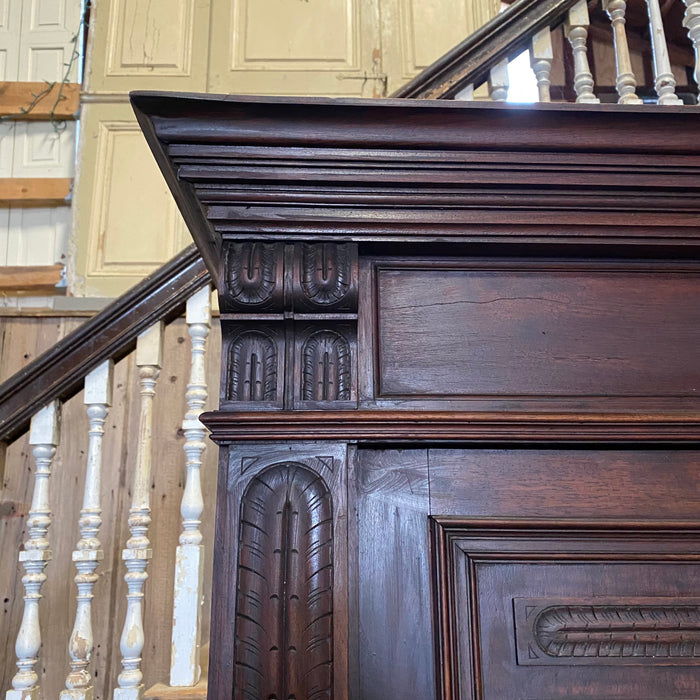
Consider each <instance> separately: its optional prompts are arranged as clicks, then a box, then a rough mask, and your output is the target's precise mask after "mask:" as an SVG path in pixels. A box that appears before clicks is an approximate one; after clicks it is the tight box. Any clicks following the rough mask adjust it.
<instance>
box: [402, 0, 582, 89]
mask: <svg viewBox="0 0 700 700" xmlns="http://www.w3.org/2000/svg"><path fill="white" fill-rule="evenodd" d="M576 2H577V0H517V2H514V3H513V4H512V5H511V6H510V7H509V8H508V9H507V10H505V11H504V12H502V13H501V14H499V15H497V16H496V17H494V18H493V19H492V20H490V21H489V22H487V23H486V24H485V25H484V26H483V27H481V28H480V29H477V31H475V32H474V33H473V34H471V35H470V36H468V37H467V38H466V39H465V40H464V41H463V42H462V43H460V44H457V46H455V47H454V48H452V49H450V50H449V51H448V52H447V53H446V54H445V55H444V56H442V57H441V58H439V59H438V60H437V61H435V62H434V63H433V64H432V65H430V66H428V68H426V69H425V70H424V71H422V72H421V73H419V74H418V75H417V76H416V77H415V78H414V79H413V80H411V82H409V83H406V85H404V86H403V87H401V88H399V89H398V90H397V91H396V92H394V93H393V94H392V95H391V97H411V98H418V99H433V100H446V99H451V98H453V97H454V96H455V95H456V94H457V93H459V91H460V90H462V89H463V88H465V87H466V86H467V85H471V84H479V83H481V82H483V81H484V80H486V78H487V77H488V72H489V70H490V69H491V68H492V67H493V66H495V65H496V64H497V63H498V62H499V61H501V60H503V59H504V58H511V57H512V56H513V55H514V54H517V53H519V52H520V51H522V50H523V49H525V48H527V44H528V41H530V39H531V38H532V36H533V35H534V34H536V33H537V32H538V31H539V30H540V29H544V28H545V27H553V26H555V25H556V24H558V23H559V22H561V21H562V20H563V19H564V15H565V14H566V12H567V11H568V10H569V9H570V8H571V7H573V6H574V5H575V4H576Z"/></svg>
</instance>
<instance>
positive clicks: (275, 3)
mask: <svg viewBox="0 0 700 700" xmlns="http://www.w3.org/2000/svg"><path fill="white" fill-rule="evenodd" d="M211 27H212V30H211V41H210V51H209V81H208V91H210V92H239V93H257V94H284V95H354V96H365V97H372V96H376V97H380V96H381V95H382V94H383V93H384V90H383V88H384V85H383V82H382V80H381V45H380V37H379V5H378V0H363V1H361V0H326V1H325V2H322V3H319V2H288V1H287V0H212V24H211Z"/></svg>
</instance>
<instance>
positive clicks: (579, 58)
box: [564, 0, 600, 104]
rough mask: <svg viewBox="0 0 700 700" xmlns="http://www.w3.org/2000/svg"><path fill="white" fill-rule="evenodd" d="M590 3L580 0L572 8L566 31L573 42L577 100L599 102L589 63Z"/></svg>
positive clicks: (591, 102)
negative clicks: (594, 91) (587, 44)
mask: <svg viewBox="0 0 700 700" xmlns="http://www.w3.org/2000/svg"><path fill="white" fill-rule="evenodd" d="M589 25H590V18H589V16H588V5H587V4H586V0H579V2H577V3H576V4H575V5H574V6H573V7H572V8H571V9H570V10H569V13H568V14H567V16H566V20H565V21H564V31H565V33H566V36H567V38H568V40H569V43H570V44H571V50H572V53H573V54H574V90H575V91H576V102H579V103H588V104H599V103H600V100H599V99H598V98H597V97H596V96H595V94H594V93H593V88H594V87H595V82H594V80H593V73H591V67H590V65H589V64H588V51H587V49H586V40H587V39H588V27H589Z"/></svg>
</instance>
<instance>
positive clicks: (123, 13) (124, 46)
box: [107, 0, 195, 76]
mask: <svg viewBox="0 0 700 700" xmlns="http://www.w3.org/2000/svg"><path fill="white" fill-rule="evenodd" d="M159 10H160V11H159ZM194 11H195V3H194V0H171V2H169V3H168V4H167V6H166V5H163V4H161V5H160V6H158V5H155V6H154V4H153V3H143V2H139V0H115V2H113V3H112V6H111V21H110V35H109V46H108V62H107V75H137V74H139V73H147V74H148V73H150V74H152V75H168V76H187V75H189V73H190V70H191V60H192V29H193V23H194Z"/></svg>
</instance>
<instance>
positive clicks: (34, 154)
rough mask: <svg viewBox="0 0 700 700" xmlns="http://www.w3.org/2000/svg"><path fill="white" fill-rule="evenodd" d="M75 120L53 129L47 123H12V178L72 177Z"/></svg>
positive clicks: (73, 169) (51, 125) (73, 168)
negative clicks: (13, 131) (13, 135)
mask: <svg viewBox="0 0 700 700" xmlns="http://www.w3.org/2000/svg"><path fill="white" fill-rule="evenodd" d="M75 130H76V129H75V122H66V126H65V128H64V129H63V130H60V131H56V129H55V128H54V126H53V124H51V123H50V122H32V123H27V122H23V123H18V124H16V125H15V139H14V158H13V161H12V176H13V177H73V173H74V171H75Z"/></svg>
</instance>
